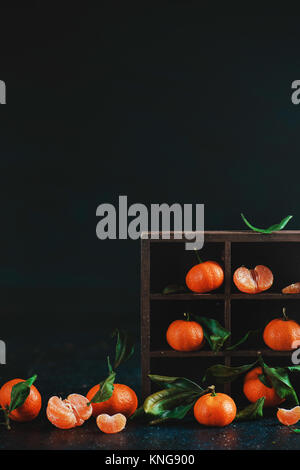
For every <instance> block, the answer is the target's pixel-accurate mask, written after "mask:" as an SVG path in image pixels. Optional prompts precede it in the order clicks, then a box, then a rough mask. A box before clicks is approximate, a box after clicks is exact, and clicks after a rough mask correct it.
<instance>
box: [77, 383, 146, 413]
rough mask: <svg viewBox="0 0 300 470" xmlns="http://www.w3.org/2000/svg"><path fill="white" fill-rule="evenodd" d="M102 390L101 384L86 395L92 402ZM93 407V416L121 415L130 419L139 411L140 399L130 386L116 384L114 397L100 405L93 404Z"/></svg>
mask: <svg viewBox="0 0 300 470" xmlns="http://www.w3.org/2000/svg"><path fill="white" fill-rule="evenodd" d="M100 388H101V386H100V385H99V384H98V385H95V386H94V387H92V388H91V389H90V390H89V391H88V393H87V395H86V397H87V399H88V400H89V401H91V400H92V399H93V398H94V396H95V395H96V393H97V392H98V391H99V390H100ZM91 405H92V408H93V416H98V415H100V414H108V415H114V414H117V413H121V414H123V415H124V416H125V417H126V418H129V416H131V415H133V413H134V412H135V410H136V409H137V406H138V399H137V396H136V393H135V392H134V390H132V388H130V387H128V385H124V384H114V390H113V393H112V396H111V397H110V398H109V399H108V400H105V401H102V402H100V403H93V402H92V403H91Z"/></svg>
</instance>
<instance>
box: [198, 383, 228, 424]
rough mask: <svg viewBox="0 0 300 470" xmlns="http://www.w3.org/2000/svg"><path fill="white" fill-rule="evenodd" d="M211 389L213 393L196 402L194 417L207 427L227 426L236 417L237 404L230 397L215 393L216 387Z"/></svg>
mask: <svg viewBox="0 0 300 470" xmlns="http://www.w3.org/2000/svg"><path fill="white" fill-rule="evenodd" d="M209 388H210V389H211V392H210V393H207V394H205V395H203V396H202V397H200V398H198V400H197V401H196V403H195V405H194V416H195V418H196V420H197V421H198V423H200V424H203V425H205V426H218V427H223V426H227V425H228V424H230V423H232V421H233V420H234V418H235V417H236V404H235V402H234V400H233V399H232V398H231V397H230V396H229V395H227V394H225V393H219V392H215V387H214V386H211V387H209Z"/></svg>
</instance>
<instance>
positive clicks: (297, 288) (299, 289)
mask: <svg viewBox="0 0 300 470" xmlns="http://www.w3.org/2000/svg"><path fill="white" fill-rule="evenodd" d="M281 292H282V293H283V294H300V282H295V283H294V284H290V285H289V286H287V287H284V288H283V289H282V291H281Z"/></svg>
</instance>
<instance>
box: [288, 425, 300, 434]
mask: <svg viewBox="0 0 300 470" xmlns="http://www.w3.org/2000/svg"><path fill="white" fill-rule="evenodd" d="M289 429H290V430H291V431H293V432H295V433H296V434H299V433H300V429H299V428H292V427H291V426H289Z"/></svg>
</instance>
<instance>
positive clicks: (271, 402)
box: [243, 367, 284, 407]
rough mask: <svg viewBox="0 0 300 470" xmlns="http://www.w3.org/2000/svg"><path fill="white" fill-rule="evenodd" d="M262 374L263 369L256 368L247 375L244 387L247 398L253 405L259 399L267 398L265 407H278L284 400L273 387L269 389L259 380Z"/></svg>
mask: <svg viewBox="0 0 300 470" xmlns="http://www.w3.org/2000/svg"><path fill="white" fill-rule="evenodd" d="M261 374H262V368H261V367H255V368H254V369H252V370H251V371H250V372H248V374H246V376H245V379H244V387H243V391H244V394H245V396H246V398H247V399H248V400H249V401H250V402H251V403H255V402H256V401H257V400H258V399H259V398H262V397H265V402H264V406H266V407H269V406H278V405H279V404H280V403H282V402H283V401H284V399H282V398H280V397H279V396H278V395H277V393H276V391H275V389H274V388H273V387H271V388H270V387H267V386H266V385H264V384H263V383H262V382H261V381H260V380H259V378H258V376H259V375H261ZM270 385H271V382H270Z"/></svg>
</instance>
